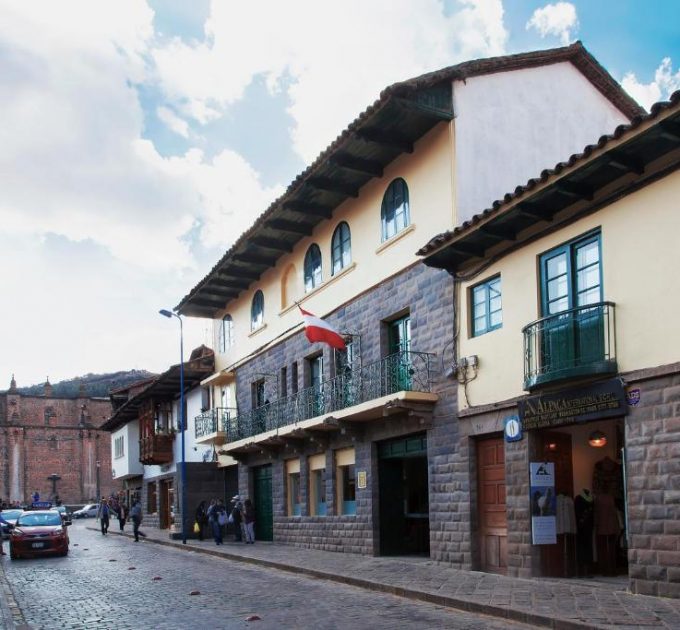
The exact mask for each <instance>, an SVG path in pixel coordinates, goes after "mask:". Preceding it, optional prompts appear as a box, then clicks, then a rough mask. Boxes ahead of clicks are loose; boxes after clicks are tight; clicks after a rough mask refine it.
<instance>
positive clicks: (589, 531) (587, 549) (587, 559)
mask: <svg viewBox="0 0 680 630" xmlns="http://www.w3.org/2000/svg"><path fill="white" fill-rule="evenodd" d="M594 507H595V506H594V500H593V495H592V493H591V492H590V490H589V489H588V488H583V490H581V492H580V493H579V494H578V495H577V496H576V498H575V499H574V512H575V514H576V574H577V575H578V576H580V577H591V576H592V574H593V569H592V564H593V527H594V524H595V510H594Z"/></svg>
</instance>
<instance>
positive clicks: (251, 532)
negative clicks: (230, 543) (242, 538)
mask: <svg viewBox="0 0 680 630" xmlns="http://www.w3.org/2000/svg"><path fill="white" fill-rule="evenodd" d="M243 520H244V521H245V523H246V545H254V544H255V508H254V507H253V503H252V501H251V500H250V499H246V500H245V502H244V503H243Z"/></svg>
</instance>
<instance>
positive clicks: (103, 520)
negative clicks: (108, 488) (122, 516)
mask: <svg viewBox="0 0 680 630" xmlns="http://www.w3.org/2000/svg"><path fill="white" fill-rule="evenodd" d="M110 516H111V508H110V507H109V504H108V502H107V500H106V498H105V497H102V500H101V501H100V502H99V507H98V508H97V518H98V519H99V522H100V524H101V528H102V535H103V536H106V533H107V532H108V531H109V518H110Z"/></svg>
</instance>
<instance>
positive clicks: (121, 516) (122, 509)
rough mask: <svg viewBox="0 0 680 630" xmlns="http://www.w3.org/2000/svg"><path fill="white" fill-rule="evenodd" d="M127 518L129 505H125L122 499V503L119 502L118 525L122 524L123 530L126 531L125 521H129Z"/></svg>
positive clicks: (121, 529)
mask: <svg viewBox="0 0 680 630" xmlns="http://www.w3.org/2000/svg"><path fill="white" fill-rule="evenodd" d="M127 518H128V509H127V505H125V503H123V502H122V501H121V502H120V503H118V525H119V526H120V531H121V532H124V531H125V522H126V521H127Z"/></svg>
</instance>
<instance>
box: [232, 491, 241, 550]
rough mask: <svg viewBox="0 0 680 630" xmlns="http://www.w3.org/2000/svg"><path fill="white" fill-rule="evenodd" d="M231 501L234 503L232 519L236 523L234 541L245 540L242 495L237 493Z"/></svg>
mask: <svg viewBox="0 0 680 630" xmlns="http://www.w3.org/2000/svg"><path fill="white" fill-rule="evenodd" d="M231 502H232V503H233V504H234V507H233V508H232V510H231V520H232V523H233V524H234V542H241V541H242V540H243V534H242V531H241V525H242V523H243V504H242V503H241V497H240V496H238V495H236V496H235V497H234V498H233V499H232V500H231Z"/></svg>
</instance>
